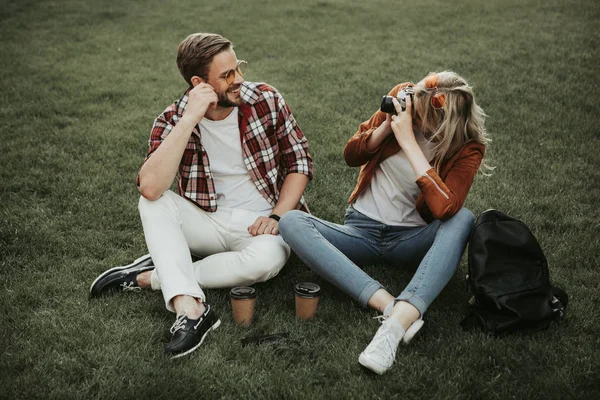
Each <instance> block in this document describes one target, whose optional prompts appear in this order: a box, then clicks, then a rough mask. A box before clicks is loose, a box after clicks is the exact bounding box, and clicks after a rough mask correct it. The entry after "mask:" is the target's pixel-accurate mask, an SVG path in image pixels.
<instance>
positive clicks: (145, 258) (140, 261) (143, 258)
mask: <svg viewBox="0 0 600 400" xmlns="http://www.w3.org/2000/svg"><path fill="white" fill-rule="evenodd" d="M151 259H152V257H150V254H146V255H144V256H141V257H140V258H138V259H136V260H135V261H134V262H132V263H131V264H129V265H124V266H121V267H114V268H111V269H109V270H106V271H104V272H103V273H101V274H100V275H99V276H98V277H97V278H96V279H94V282H92V284H91V285H90V290H89V292H90V297H94V296H92V289H93V288H94V286H95V285H96V283H98V281H100V280H101V279H103V278H104V277H105V276H107V275H109V274H112V273H113V272H116V271H122V270H124V269H127V268H132V267H135V266H137V265H141V264H143V263H145V262H147V261H148V260H151Z"/></svg>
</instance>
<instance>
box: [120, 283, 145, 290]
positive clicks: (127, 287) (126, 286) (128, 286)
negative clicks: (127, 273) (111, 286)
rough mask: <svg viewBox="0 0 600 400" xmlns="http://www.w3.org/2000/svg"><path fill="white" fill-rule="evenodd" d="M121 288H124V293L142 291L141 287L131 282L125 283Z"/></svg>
mask: <svg viewBox="0 0 600 400" xmlns="http://www.w3.org/2000/svg"><path fill="white" fill-rule="evenodd" d="M119 286H121V287H122V288H123V291H124V292H139V291H141V290H142V288H141V287H139V286H135V284H134V283H133V281H131V282H129V283H127V282H123V283H121V284H120V285H119Z"/></svg>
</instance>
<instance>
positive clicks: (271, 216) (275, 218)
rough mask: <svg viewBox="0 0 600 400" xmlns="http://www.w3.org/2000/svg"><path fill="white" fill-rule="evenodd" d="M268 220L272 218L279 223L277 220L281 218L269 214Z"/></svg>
mask: <svg viewBox="0 0 600 400" xmlns="http://www.w3.org/2000/svg"><path fill="white" fill-rule="evenodd" d="M269 218H273V219H274V220H275V221H277V222H279V220H280V219H281V217H280V216H279V215H277V214H271V215H269Z"/></svg>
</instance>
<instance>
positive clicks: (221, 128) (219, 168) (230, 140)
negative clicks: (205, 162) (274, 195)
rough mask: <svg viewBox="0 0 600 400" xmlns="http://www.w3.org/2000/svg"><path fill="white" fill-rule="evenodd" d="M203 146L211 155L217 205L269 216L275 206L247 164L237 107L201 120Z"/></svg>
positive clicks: (209, 155)
mask: <svg viewBox="0 0 600 400" xmlns="http://www.w3.org/2000/svg"><path fill="white" fill-rule="evenodd" d="M199 125H200V135H201V140H202V146H203V147H204V149H205V150H206V153H207V154H208V159H209V161H210V170H211V173H212V179H213V182H214V184H215V190H216V192H217V207H226V208H238V209H242V210H248V211H255V212H259V213H261V214H265V215H268V214H269V213H270V212H271V210H272V209H273V206H272V205H271V204H269V202H268V201H267V200H266V199H265V198H264V197H263V196H262V195H261V194H260V192H259V191H258V189H257V188H256V185H255V184H254V182H253V181H252V177H251V176H250V173H249V172H248V170H247V169H246V166H245V165H244V159H243V156H242V143H241V141H240V128H239V122H238V108H237V107H234V108H233V111H232V112H231V114H229V115H228V116H227V118H225V119H223V120H220V121H212V120H210V119H207V118H203V119H202V120H201V121H200V124H199Z"/></svg>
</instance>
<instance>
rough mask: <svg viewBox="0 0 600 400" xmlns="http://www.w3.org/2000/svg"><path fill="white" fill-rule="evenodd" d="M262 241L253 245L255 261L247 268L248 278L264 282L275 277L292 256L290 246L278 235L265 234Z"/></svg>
mask: <svg viewBox="0 0 600 400" xmlns="http://www.w3.org/2000/svg"><path fill="white" fill-rule="evenodd" d="M261 239H263V240H261V241H260V243H257V244H256V245H255V246H253V249H252V252H253V253H254V254H253V257H252V259H253V261H252V262H250V263H249V265H248V268H247V270H246V271H247V278H248V279H249V280H251V281H253V282H264V281H267V280H269V279H271V278H273V277H275V276H276V275H277V274H278V273H279V271H281V269H282V268H283V266H284V265H285V263H286V262H287V260H288V258H289V257H290V248H289V246H288V245H286V244H285V242H283V240H281V238H279V237H277V236H271V235H264V237H262V238H261Z"/></svg>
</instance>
